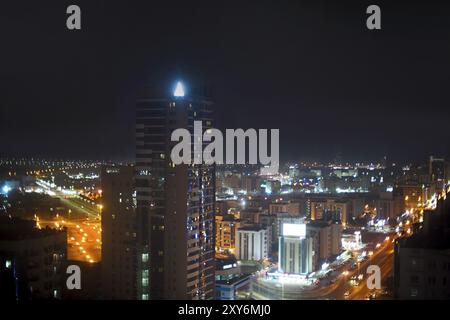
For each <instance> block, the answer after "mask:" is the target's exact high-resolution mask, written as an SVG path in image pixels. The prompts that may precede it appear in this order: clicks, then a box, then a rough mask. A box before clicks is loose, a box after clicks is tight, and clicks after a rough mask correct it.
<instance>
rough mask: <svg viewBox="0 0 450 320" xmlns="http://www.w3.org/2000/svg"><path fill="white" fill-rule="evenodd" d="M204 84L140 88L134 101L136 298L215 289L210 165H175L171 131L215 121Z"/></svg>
mask: <svg viewBox="0 0 450 320" xmlns="http://www.w3.org/2000/svg"><path fill="white" fill-rule="evenodd" d="M212 106H213V103H212V101H211V100H210V98H209V96H208V94H207V92H206V91H205V90H202V91H196V90H194V89H192V90H190V89H188V90H185V88H184V87H183V85H182V84H181V83H180V82H179V83H177V84H176V86H173V87H172V88H167V87H166V88H145V89H143V90H142V92H141V93H140V94H139V98H138V101H137V108H136V112H137V114H136V176H135V178H136V192H137V196H136V198H137V219H138V223H137V225H138V243H139V246H138V258H139V259H138V292H139V294H138V295H139V298H140V299H212V298H213V297H214V278H215V277H214V276H215V274H214V236H215V234H214V206H215V167H214V166H212V165H203V164H200V165H187V164H181V165H174V164H173V163H172V161H171V159H170V154H171V150H172V147H173V146H174V145H175V144H176V143H177V142H172V141H171V139H170V137H171V133H172V132H173V131H174V130H175V129H178V128H185V129H188V130H189V131H190V132H191V134H192V136H193V131H194V129H193V128H194V121H202V124H203V129H204V130H207V129H209V128H211V127H212Z"/></svg>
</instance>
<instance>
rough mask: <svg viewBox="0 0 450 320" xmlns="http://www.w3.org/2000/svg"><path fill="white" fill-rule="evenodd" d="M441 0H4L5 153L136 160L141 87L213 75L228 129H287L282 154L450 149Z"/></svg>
mask: <svg viewBox="0 0 450 320" xmlns="http://www.w3.org/2000/svg"><path fill="white" fill-rule="evenodd" d="M390 2H394V1H390ZM372 3H375V4H378V5H380V7H381V10H382V30H379V31H369V30H367V29H366V27H365V21H366V17H367V15H366V14H365V10H366V8H367V6H368V5H369V4H372ZM444 3H445V2H444V1H442V2H439V1H415V2H414V1H395V4H392V3H391V4H389V3H388V2H387V1H375V2H373V1H370V2H369V1H351V2H350V1H344V2H340V1H339V2H338V1H331V0H330V1H307V2H304V1H273V2H268V1H216V0H210V1H124V0H121V1H106V0H96V1H79V0H71V1H56V0H55V1H48V0H39V1H31V0H30V1H23V0H17V1H8V2H6V3H2V8H1V10H0V41H1V45H0V156H1V155H9V156H13V155H21V156H22V155H25V156H26V155H28V156H30V155H31V156H32V155H35V156H43V157H74V158H103V159H131V158H132V157H133V153H134V100H135V92H136V90H137V89H138V88H139V87H140V86H142V85H145V84H151V83H157V82H159V81H162V80H164V81H169V80H172V79H173V81H175V80H177V79H183V80H185V81H186V82H187V83H188V84H189V83H194V82H202V83H208V84H209V85H210V86H211V87H212V88H213V93H214V99H215V101H216V104H217V105H216V117H217V126H218V127H219V128H222V129H223V128H239V127H242V128H279V129H280V136H281V141H280V143H281V155H282V160H286V159H294V158H317V159H325V160H326V159H332V158H333V157H334V156H335V154H336V153H337V152H339V153H341V154H342V156H343V158H344V159H349V160H351V159H355V160H365V159H373V160H378V159H380V158H381V157H382V156H384V155H388V156H389V157H391V158H393V159H398V160H405V161H408V160H416V159H419V160H420V159H423V158H425V157H426V156H427V155H429V154H436V155H449V153H450V143H449V141H450V139H449V138H450V130H449V129H448V126H449V123H450V86H449V84H450V81H449V80H450V18H449V16H450V6H448V5H445V4H444ZM70 4H78V5H79V6H80V7H81V10H82V30H81V31H69V30H67V29H66V17H67V15H66V13H65V11H66V7H67V6H68V5H70Z"/></svg>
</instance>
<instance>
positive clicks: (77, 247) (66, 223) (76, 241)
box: [39, 217, 101, 262]
mask: <svg viewBox="0 0 450 320" xmlns="http://www.w3.org/2000/svg"><path fill="white" fill-rule="evenodd" d="M39 226H40V227H41V228H45V227H47V226H48V227H50V228H59V227H66V228H67V256H68V259H69V260H77V261H86V262H97V261H100V259H101V225H100V222H99V221H92V220H88V219H69V218H63V217H58V218H55V219H54V220H42V219H39Z"/></svg>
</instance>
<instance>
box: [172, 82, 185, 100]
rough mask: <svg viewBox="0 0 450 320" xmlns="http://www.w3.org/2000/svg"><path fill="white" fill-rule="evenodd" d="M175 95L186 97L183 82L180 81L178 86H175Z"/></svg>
mask: <svg viewBox="0 0 450 320" xmlns="http://www.w3.org/2000/svg"><path fill="white" fill-rule="evenodd" d="M173 95H174V96H175V97H184V88H183V84H182V83H181V82H180V81H178V82H177V86H176V87H175V91H174V92H173Z"/></svg>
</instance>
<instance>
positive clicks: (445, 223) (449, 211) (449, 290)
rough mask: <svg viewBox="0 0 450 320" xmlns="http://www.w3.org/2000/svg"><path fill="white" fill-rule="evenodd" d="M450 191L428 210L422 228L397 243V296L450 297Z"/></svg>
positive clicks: (406, 297)
mask: <svg viewBox="0 0 450 320" xmlns="http://www.w3.org/2000/svg"><path fill="white" fill-rule="evenodd" d="M449 195H450V194H447V196H446V197H445V198H441V199H440V200H439V201H438V205H437V208H436V210H434V211H426V212H425V213H424V222H423V227H422V229H421V230H419V231H417V232H416V233H415V234H414V235H413V236H411V237H409V238H404V239H400V240H399V241H398V242H397V243H396V246H395V266H394V268H395V275H394V281H395V295H396V298H397V299H449V298H450V197H449Z"/></svg>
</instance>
